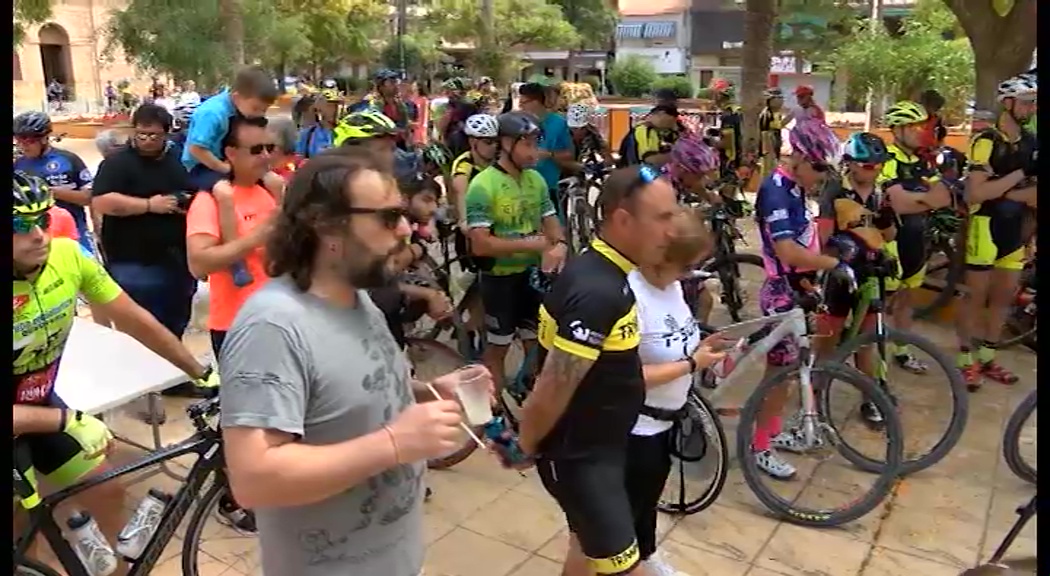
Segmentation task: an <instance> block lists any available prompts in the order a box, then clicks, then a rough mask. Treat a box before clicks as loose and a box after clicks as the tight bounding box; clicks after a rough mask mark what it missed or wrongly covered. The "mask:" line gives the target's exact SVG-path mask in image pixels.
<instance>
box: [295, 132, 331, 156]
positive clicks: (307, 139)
mask: <svg viewBox="0 0 1050 576" xmlns="http://www.w3.org/2000/svg"><path fill="white" fill-rule="evenodd" d="M334 140H335V133H334V132H333V131H332V130H331V129H329V128H325V127H324V126H316V125H315V126H308V127H306V128H303V129H302V130H300V131H299V140H298V141H296V143H295V153H296V154H298V155H300V156H302V157H303V158H313V157H314V156H317V155H318V154H320V153H321V152H322V151H323V150H327V149H329V148H331V147H332V142H333V141H334Z"/></svg>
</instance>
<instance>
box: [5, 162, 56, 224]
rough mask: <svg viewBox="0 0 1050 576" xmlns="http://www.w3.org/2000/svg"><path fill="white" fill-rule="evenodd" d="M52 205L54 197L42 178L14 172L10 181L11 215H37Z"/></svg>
mask: <svg viewBox="0 0 1050 576" xmlns="http://www.w3.org/2000/svg"><path fill="white" fill-rule="evenodd" d="M54 205H55V197H54V196H52V195H51V189H50V188H48V186H47V182H45V181H44V179H43V178H38V177H36V176H30V175H29V174H26V173H25V172H21V171H18V172H15V175H14V178H13V179H12V202H11V209H12V210H11V211H12V214H14V215H26V214H39V213H41V212H46V211H47V210H48V209H49V208H51V207H52V206H54Z"/></svg>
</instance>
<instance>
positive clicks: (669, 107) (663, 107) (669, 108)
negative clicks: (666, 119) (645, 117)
mask: <svg viewBox="0 0 1050 576" xmlns="http://www.w3.org/2000/svg"><path fill="white" fill-rule="evenodd" d="M656 112H663V113H664V114H667V115H669V116H675V117H677V116H678V106H675V105H674V104H657V105H656V106H653V109H652V110H650V111H649V113H650V114H655V113H656Z"/></svg>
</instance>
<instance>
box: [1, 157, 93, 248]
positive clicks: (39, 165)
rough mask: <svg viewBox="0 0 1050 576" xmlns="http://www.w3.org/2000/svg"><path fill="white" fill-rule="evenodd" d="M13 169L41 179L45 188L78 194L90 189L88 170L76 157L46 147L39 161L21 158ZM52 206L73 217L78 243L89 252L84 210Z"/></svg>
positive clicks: (64, 204)
mask: <svg viewBox="0 0 1050 576" xmlns="http://www.w3.org/2000/svg"><path fill="white" fill-rule="evenodd" d="M14 169H15V170H20V171H22V172H25V173H26V174H30V175H32V176H37V177H39V178H42V179H43V180H44V181H45V182H47V185H48V186H51V187H55V188H73V189H74V190H80V189H82V188H84V187H86V186H90V185H91V180H92V177H91V170H88V167H87V165H86V164H84V161H83V160H81V158H80V156H77V155H76V154H74V153H72V152H70V151H68V150H60V149H58V148H55V147H53V146H49V147H48V149H47V150H45V151H44V153H43V154H41V155H40V157H39V158H29V157H28V156H22V157H21V158H19V159H18V160H15V166H14ZM55 203H56V204H58V205H59V206H61V207H62V208H65V209H66V210H68V211H69V213H70V214H71V215H72V216H73V220H74V221H75V222H76V223H77V233H78V234H79V235H80V243H81V244H82V245H84V246H87V247H88V248H89V249H90V248H91V236H90V234H89V233H88V232H89V231H88V225H87V214H86V213H85V211H84V207H83V206H80V205H78V204H72V203H70V202H66V201H65V200H56V202H55Z"/></svg>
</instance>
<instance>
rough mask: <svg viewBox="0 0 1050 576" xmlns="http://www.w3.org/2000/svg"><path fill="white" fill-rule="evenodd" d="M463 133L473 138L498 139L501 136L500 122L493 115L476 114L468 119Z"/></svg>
mask: <svg viewBox="0 0 1050 576" xmlns="http://www.w3.org/2000/svg"><path fill="white" fill-rule="evenodd" d="M463 132H465V133H466V134H467V136H469V137H471V138H496V137H498V136H499V122H498V121H497V120H496V117H495V116H493V115H492V114H475V115H473V116H471V117H470V118H467V121H466V124H465V126H464V127H463Z"/></svg>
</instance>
